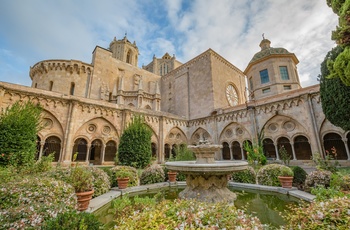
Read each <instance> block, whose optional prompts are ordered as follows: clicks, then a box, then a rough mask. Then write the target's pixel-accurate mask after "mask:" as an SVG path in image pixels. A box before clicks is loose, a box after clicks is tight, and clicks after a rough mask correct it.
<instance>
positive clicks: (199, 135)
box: [190, 127, 213, 145]
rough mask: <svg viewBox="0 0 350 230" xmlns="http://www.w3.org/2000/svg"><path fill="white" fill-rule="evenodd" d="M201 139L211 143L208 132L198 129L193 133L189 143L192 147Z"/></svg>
mask: <svg viewBox="0 0 350 230" xmlns="http://www.w3.org/2000/svg"><path fill="white" fill-rule="evenodd" d="M201 139H205V140H208V141H209V142H210V143H212V142H213V140H212V137H211V135H210V134H209V132H208V131H207V130H205V129H203V128H201V127H199V128H198V129H197V130H196V131H194V132H193V134H192V136H191V141H190V143H191V144H193V145H197V144H198V143H199V141H200V140H201Z"/></svg>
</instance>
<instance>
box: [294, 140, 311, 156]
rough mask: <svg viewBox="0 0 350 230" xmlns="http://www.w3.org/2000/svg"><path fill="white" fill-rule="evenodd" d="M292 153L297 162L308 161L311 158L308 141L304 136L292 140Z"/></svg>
mask: <svg viewBox="0 0 350 230" xmlns="http://www.w3.org/2000/svg"><path fill="white" fill-rule="evenodd" d="M294 152H295V155H296V158H297V160H310V159H311V157H312V152H311V146H310V143H309V140H308V138H307V137H306V136H304V135H298V136H296V137H295V138H294Z"/></svg>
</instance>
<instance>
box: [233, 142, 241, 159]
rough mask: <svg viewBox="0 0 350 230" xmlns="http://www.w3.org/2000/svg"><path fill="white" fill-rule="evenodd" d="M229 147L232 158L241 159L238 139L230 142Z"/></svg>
mask: <svg viewBox="0 0 350 230" xmlns="http://www.w3.org/2000/svg"><path fill="white" fill-rule="evenodd" d="M231 149H232V156H233V159H235V160H242V149H241V146H240V145H239V142H238V141H234V142H232V145H231Z"/></svg>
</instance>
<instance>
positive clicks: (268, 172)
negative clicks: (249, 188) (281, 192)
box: [257, 164, 293, 186]
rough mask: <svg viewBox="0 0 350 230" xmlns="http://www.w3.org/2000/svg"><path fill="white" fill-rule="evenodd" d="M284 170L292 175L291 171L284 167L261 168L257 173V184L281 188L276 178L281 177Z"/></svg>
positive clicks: (269, 166) (271, 165)
mask: <svg viewBox="0 0 350 230" xmlns="http://www.w3.org/2000/svg"><path fill="white" fill-rule="evenodd" d="M284 170H287V171H288V172H291V173H293V171H292V170H291V169H290V168H289V167H288V166H285V165H280V164H269V165H265V166H262V167H261V168H260V169H259V171H258V173H257V182H258V184H261V185H267V186H281V183H280V182H279V180H278V176H282V172H283V171H284Z"/></svg>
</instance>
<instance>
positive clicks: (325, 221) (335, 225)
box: [285, 197, 350, 230]
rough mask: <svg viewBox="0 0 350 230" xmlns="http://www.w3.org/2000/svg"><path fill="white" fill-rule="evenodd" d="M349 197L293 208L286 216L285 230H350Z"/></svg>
mask: <svg viewBox="0 0 350 230" xmlns="http://www.w3.org/2000/svg"><path fill="white" fill-rule="evenodd" d="M349 207H350V199H349V198H348V197H342V198H332V199H329V200H325V201H315V202H312V203H309V204H306V205H305V204H304V205H302V206H298V207H293V208H292V209H291V210H290V212H289V214H288V215H287V216H285V219H286V221H287V224H286V226H285V229H310V230H311V229H315V230H316V229H344V230H345V229H349V226H350V215H349Z"/></svg>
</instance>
